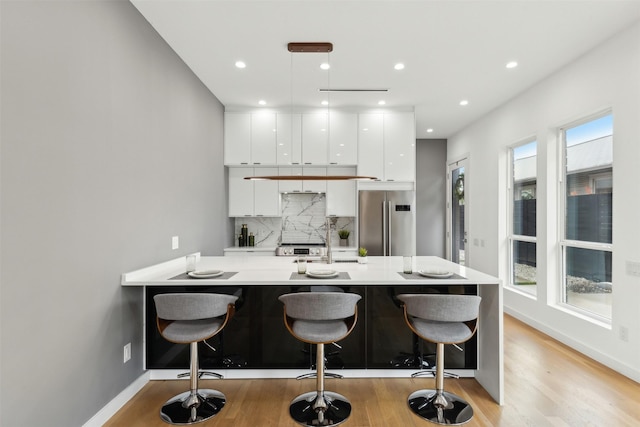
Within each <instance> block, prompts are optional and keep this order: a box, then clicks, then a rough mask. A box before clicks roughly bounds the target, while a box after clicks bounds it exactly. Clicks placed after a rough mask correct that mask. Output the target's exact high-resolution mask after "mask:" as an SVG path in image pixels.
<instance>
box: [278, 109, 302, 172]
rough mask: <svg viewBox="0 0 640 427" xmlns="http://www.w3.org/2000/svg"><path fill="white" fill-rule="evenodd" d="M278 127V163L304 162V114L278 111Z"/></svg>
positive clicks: (294, 163) (292, 163) (297, 163)
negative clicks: (302, 150)
mask: <svg viewBox="0 0 640 427" xmlns="http://www.w3.org/2000/svg"><path fill="white" fill-rule="evenodd" d="M276 129H277V132H276V152H277V159H276V160H277V163H278V164H279V165H299V164H300V163H302V157H301V149H302V115H301V114H280V113H278V114H277V116H276Z"/></svg>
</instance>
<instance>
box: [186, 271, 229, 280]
mask: <svg viewBox="0 0 640 427" xmlns="http://www.w3.org/2000/svg"><path fill="white" fill-rule="evenodd" d="M187 274H188V275H189V277H193V278H194V279H211V278H212V277H218V276H222V275H223V274H224V271H222V270H202V271H190V272H189V273H187Z"/></svg>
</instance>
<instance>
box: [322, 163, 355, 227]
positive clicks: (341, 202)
mask: <svg viewBox="0 0 640 427" xmlns="http://www.w3.org/2000/svg"><path fill="white" fill-rule="evenodd" d="M355 171H356V170H355V168H353V167H351V168H348V167H335V168H333V167H330V168H327V175H334V176H335V175H355ZM327 215H328V216H351V217H355V216H356V182H355V181H327Z"/></svg>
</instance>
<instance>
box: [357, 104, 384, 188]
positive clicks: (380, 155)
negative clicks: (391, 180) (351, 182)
mask: <svg viewBox="0 0 640 427" xmlns="http://www.w3.org/2000/svg"><path fill="white" fill-rule="evenodd" d="M358 175H362V176H373V177H376V178H378V179H379V180H384V133H383V115H382V114H381V113H380V114H360V115H359V116H358Z"/></svg>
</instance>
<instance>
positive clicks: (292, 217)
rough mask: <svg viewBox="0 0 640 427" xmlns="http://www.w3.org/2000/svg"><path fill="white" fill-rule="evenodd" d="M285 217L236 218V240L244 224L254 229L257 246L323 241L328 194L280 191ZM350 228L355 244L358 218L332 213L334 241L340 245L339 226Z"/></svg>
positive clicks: (332, 240) (332, 235) (352, 242)
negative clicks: (336, 215)
mask: <svg viewBox="0 0 640 427" xmlns="http://www.w3.org/2000/svg"><path fill="white" fill-rule="evenodd" d="M281 197H282V200H281V206H282V217H281V218H270V217H269V218H268V217H243V218H236V220H235V242H234V246H238V239H237V237H238V234H240V227H242V224H247V227H248V228H249V232H251V233H253V235H254V236H256V237H255V241H256V246H278V245H279V244H280V242H286V243H298V244H309V243H324V239H325V235H326V234H325V233H326V227H325V220H326V217H325V212H326V195H325V194H324V193H287V194H282V195H281ZM343 229H345V230H349V231H350V232H351V236H350V237H349V242H350V244H351V245H352V246H355V233H354V229H355V218H350V217H331V230H332V231H331V244H332V245H333V246H336V247H337V246H338V244H339V240H340V238H339V237H338V230H343Z"/></svg>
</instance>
